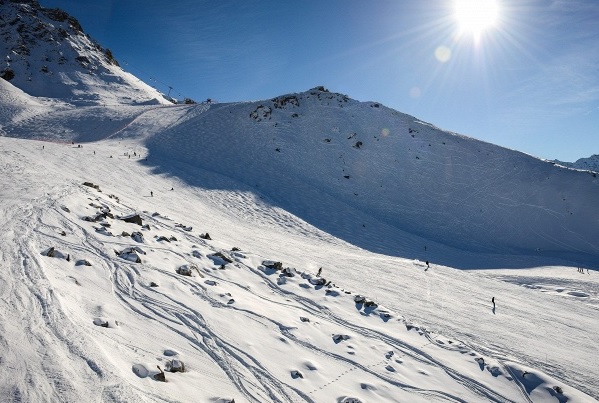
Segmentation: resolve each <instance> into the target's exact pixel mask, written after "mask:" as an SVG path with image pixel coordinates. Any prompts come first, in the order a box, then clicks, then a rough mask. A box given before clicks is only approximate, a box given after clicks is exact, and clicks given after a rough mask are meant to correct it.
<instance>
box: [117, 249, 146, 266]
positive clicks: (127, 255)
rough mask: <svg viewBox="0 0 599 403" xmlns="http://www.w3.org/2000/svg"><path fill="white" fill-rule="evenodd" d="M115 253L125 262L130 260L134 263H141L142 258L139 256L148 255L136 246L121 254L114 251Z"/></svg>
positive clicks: (124, 250)
mask: <svg viewBox="0 0 599 403" xmlns="http://www.w3.org/2000/svg"><path fill="white" fill-rule="evenodd" d="M114 252H115V253H116V255H117V256H118V257H120V258H121V259H125V260H128V261H130V262H133V263H141V257H140V256H139V255H140V254H141V255H145V254H146V252H144V251H143V250H142V249H141V248H138V247H137V246H134V247H131V248H125V249H123V250H122V251H120V252H119V251H114Z"/></svg>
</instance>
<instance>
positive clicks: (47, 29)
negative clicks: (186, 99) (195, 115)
mask: <svg viewBox="0 0 599 403" xmlns="http://www.w3.org/2000/svg"><path fill="white" fill-rule="evenodd" d="M0 38H2V40H1V41H0V54H1V55H2V57H3V58H4V61H3V62H2V63H3V65H2V66H0V77H2V78H4V79H5V80H8V81H10V82H11V83H12V84H14V85H15V86H16V87H18V88H20V89H22V90H23V91H25V92H26V93H28V94H30V95H33V96H37V97H49V98H58V99H61V100H63V101H65V102H69V103H77V104H91V105H101V104H116V103H118V104H166V103H168V101H167V100H166V99H165V98H164V96H163V95H162V94H161V93H159V92H158V91H156V90H155V89H154V88H152V87H150V86H149V85H147V84H145V83H144V82H142V81H140V80H139V79H137V78H136V77H134V76H133V75H131V74H129V73H127V72H125V71H124V70H123V69H121V68H120V67H119V65H118V62H117V61H116V59H115V58H114V57H113V55H112V53H111V52H110V50H108V49H104V48H102V47H101V46H100V45H99V44H98V43H97V42H95V41H94V40H93V39H92V38H90V37H89V36H88V35H87V34H86V33H85V32H84V31H83V28H82V27H81V25H80V24H79V22H78V21H77V20H76V19H75V18H74V17H72V16H70V15H68V14H67V13H65V12H64V11H62V10H59V9H47V8H43V7H41V6H40V5H39V3H38V2H37V0H2V1H0Z"/></svg>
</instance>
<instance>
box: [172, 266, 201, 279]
mask: <svg viewBox="0 0 599 403" xmlns="http://www.w3.org/2000/svg"><path fill="white" fill-rule="evenodd" d="M193 270H198V266H196V265H195V264H184V265H182V266H179V267H178V268H177V270H176V272H177V274H180V275H182V276H189V277H191V276H192V275H193Z"/></svg>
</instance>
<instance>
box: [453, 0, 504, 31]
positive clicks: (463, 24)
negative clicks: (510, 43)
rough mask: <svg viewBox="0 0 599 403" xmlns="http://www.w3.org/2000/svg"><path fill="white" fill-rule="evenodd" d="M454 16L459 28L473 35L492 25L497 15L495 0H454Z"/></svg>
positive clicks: (497, 6)
mask: <svg viewBox="0 0 599 403" xmlns="http://www.w3.org/2000/svg"><path fill="white" fill-rule="evenodd" d="M454 4H455V17H456V19H457V20H458V23H459V25H460V30H461V31H462V32H464V33H466V32H469V33H471V34H473V35H474V36H477V37H478V36H480V34H481V33H482V32H483V31H485V30H487V29H488V28H491V27H493V26H494V25H495V24H496V22H497V19H498V16H499V5H498V3H497V0H455V3H454Z"/></svg>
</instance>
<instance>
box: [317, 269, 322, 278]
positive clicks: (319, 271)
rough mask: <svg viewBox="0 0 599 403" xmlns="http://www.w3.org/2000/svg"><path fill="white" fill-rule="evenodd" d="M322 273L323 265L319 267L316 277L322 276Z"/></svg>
mask: <svg viewBox="0 0 599 403" xmlns="http://www.w3.org/2000/svg"><path fill="white" fill-rule="evenodd" d="M320 273H322V267H321V268H320V269H318V273H316V277H320Z"/></svg>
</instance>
